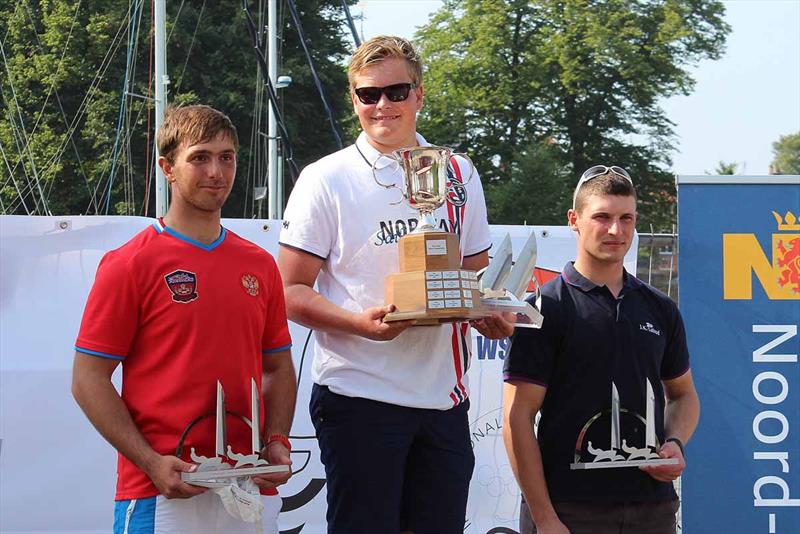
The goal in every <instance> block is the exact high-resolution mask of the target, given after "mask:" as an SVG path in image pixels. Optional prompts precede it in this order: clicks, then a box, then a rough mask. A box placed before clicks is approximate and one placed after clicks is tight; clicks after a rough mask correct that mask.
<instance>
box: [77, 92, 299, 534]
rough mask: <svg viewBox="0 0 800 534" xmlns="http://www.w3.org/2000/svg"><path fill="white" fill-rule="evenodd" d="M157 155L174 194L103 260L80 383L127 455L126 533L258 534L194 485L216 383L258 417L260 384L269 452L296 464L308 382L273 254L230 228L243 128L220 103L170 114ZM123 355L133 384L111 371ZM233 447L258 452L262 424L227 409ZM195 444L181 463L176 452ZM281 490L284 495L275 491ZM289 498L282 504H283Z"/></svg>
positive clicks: (239, 408)
mask: <svg viewBox="0 0 800 534" xmlns="http://www.w3.org/2000/svg"><path fill="white" fill-rule="evenodd" d="M157 142H158V147H159V153H160V155H161V157H160V158H159V161H158V164H159V166H160V167H161V168H162V169H163V171H164V174H165V175H166V177H167V180H168V181H169V183H170V187H171V193H172V195H171V196H172V203H171V206H170V208H169V211H168V213H167V214H166V215H165V216H164V218H163V219H162V220H159V221H157V222H155V223H154V224H153V225H152V226H151V227H149V228H147V229H145V230H144V231H142V232H140V233H139V234H138V235H136V236H135V237H134V238H133V239H131V240H130V241H129V242H128V243H126V244H125V245H123V246H122V247H120V248H119V249H116V250H113V251H111V252H109V253H108V254H106V255H105V256H104V257H103V260H102V261H101V262H100V265H99V267H98V270H97V275H96V279H95V283H94V286H93V287H92V290H91V293H90V295H89V298H88V300H87V303H86V309H85V310H84V315H83V321H82V323H81V329H80V332H79V334H78V339H77V341H76V344H75V350H76V353H75V363H74V370H73V385H72V391H73V395H74V396H75V399H76V400H77V402H78V404H79V405H80V406H81V408H82V409H83V411H84V412H85V413H86V415H87V417H88V418H89V420H90V421H91V422H92V424H93V425H94V426H95V427H96V428H97V430H98V431H99V432H100V433H101V434H102V435H103V437H104V438H106V439H107V440H108V441H109V443H111V445H113V446H114V447H115V448H116V449H117V451H118V452H119V462H118V469H117V471H118V480H117V492H116V501H117V503H116V511H115V525H114V531H115V532H127V531H129V530H131V529H136V528H139V529H142V530H135V531H136V532H154V531H158V532H199V531H202V532H208V531H215V532H237V531H244V530H247V531H248V532H252V528H253V525H252V523H246V522H244V521H241V520H239V519H237V518H234V517H233V516H231V515H230V514H228V513H227V512H226V511H225V510H224V508H223V505H222V502H221V500H220V498H218V497H217V495H215V494H214V493H213V492H207V489H206V488H204V487H198V486H193V485H189V484H187V483H185V482H183V481H182V480H181V473H183V472H190V471H193V470H194V469H195V468H196V466H195V464H193V463H190V461H189V458H188V457H187V455H188V452H189V451H192V450H193V449H194V452H195V454H197V455H199V456H206V457H212V456H214V455H215V447H214V446H215V440H214V429H215V424H214V417H213V416H212V417H205V418H204V419H201V420H200V421H199V422H197V424H194V425H193V426H191V430H190V431H189V432H188V433H186V435H185V436H183V434H184V431H185V430H187V428H189V427H190V425H192V423H193V422H194V421H195V420H196V419H197V418H202V417H203V416H207V415H213V414H215V410H216V387H217V386H216V384H217V381H219V382H220V383H221V384H222V387H223V389H224V391H225V401H226V408H227V410H228V411H229V412H234V413H238V414H242V415H249V414H250V399H251V379H253V378H254V379H255V380H256V383H257V384H258V386H259V388H260V391H261V396H262V398H263V399H264V402H263V403H262V405H261V406H260V414H259V420H260V421H263V422H264V423H263V428H260V429H259V432H260V435H261V436H262V439H261V441H262V443H263V444H264V448H263V449H262V451H261V455H262V456H263V457H264V458H266V459H267V460H268V461H269V462H270V463H272V464H285V465H288V464H290V463H291V462H290V460H289V452H290V445H289V441H288V439H287V438H286V436H287V435H288V433H289V428H290V426H291V421H292V418H293V414H294V405H295V397H296V379H295V372H294V367H293V365H292V359H291V351H290V347H291V339H290V337H289V330H288V325H287V320H286V311H285V305H284V299H283V287H282V282H281V278H280V274H279V273H278V270H277V267H276V265H275V261H274V259H273V258H272V256H271V255H270V254H269V253H267V252H266V251H265V250H263V249H261V248H260V247H258V246H256V245H254V244H253V243H250V242H249V241H246V240H245V239H242V238H241V237H239V236H237V235H236V234H234V233H233V232H230V231H228V230H226V229H225V228H223V227H222V226H221V225H220V217H221V210H222V205H223V204H224V203H225V200H226V199H227V198H228V195H229V194H230V191H231V188H232V186H233V181H234V177H235V174H236V150H237V148H238V138H237V134H236V129H235V127H234V126H233V124H231V122H230V120H229V119H228V117H226V116H225V115H224V114H222V113H220V112H219V111H216V110H214V109H212V108H210V107H208V106H187V107H181V108H176V109H172V110H170V111H169V112H168V113H167V116H166V117H165V120H164V123H163V125H162V126H161V128H160V129H159V132H158V135H157ZM120 363H122V392H121V394H119V393H118V392H117V391H116V389H115V388H114V386H113V384H112V382H111V376H112V374H113V372H114V370H115V369H116V368H117V366H118V365H119V364H120ZM227 419H228V420H227V427H228V431H227V434H228V443H229V445H230V448H231V450H232V451H234V452H236V453H247V452H249V451H250V450H251V447H252V445H251V430H250V427H249V426H248V425H247V424H246V423H244V422H243V421H241V420H240V419H237V418H234V417H230V416H229V417H228V418H227ZM182 439H183V444H182V445H183V446H182V448H181V449H182V451H185V452H186V453H187V454H183V455H182V456H183V457H181V458H179V457H178V456H177V455H176V447H177V446H178V444H179V442H180V441H181V440H182ZM288 478H289V475H288V474H285V473H280V474H270V475H262V476H257V477H253V481H254V482H255V483H256V485H258V486H259V487H260V488H261V490H262V491H261V493H262V494H263V495H262V502H263V504H264V505H265V513H264V514H263V515H262V525H263V527H264V531H265V532H276V533H277V521H276V518H277V512H278V510H279V507H280V503H279V501H278V500H277V499H278V498H277V497H276V495H277V492H276V490H275V487H276V486H278V485H280V484H282V483H284V482H286V481H287V480H288ZM270 495H272V497H270ZM276 502H277V507H276V504H275V503H276Z"/></svg>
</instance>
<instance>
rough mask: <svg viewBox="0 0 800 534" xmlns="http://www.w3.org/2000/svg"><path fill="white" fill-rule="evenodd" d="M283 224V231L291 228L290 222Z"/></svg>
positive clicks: (286, 221)
mask: <svg viewBox="0 0 800 534" xmlns="http://www.w3.org/2000/svg"><path fill="white" fill-rule="evenodd" d="M282 224H283V229H284V230H287V229H288V228H289V221H288V220H285V221H283V223H282Z"/></svg>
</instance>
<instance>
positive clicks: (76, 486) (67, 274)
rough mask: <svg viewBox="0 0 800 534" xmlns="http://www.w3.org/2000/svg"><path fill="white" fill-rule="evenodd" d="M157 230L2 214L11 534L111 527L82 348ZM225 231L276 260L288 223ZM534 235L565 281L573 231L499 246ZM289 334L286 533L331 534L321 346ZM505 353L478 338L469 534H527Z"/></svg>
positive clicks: (543, 267) (6, 528) (137, 222)
mask: <svg viewBox="0 0 800 534" xmlns="http://www.w3.org/2000/svg"><path fill="white" fill-rule="evenodd" d="M151 223H152V219H147V218H141V217H22V216H0V440H1V441H0V531H2V532H9V533H10V532H28V533H30V532H75V533H89V532H109V531H110V529H111V524H112V522H113V504H112V500H113V496H114V484H115V476H116V475H115V465H116V454H115V452H114V450H113V449H112V448H111V446H110V445H108V444H107V443H106V442H105V441H104V440H103V439H102V438H101V437H100V436H99V434H97V432H96V431H95V430H94V428H93V427H92V426H91V424H90V423H89V422H88V421H87V420H86V418H85V417H84V415H83V413H82V412H81V411H80V409H79V408H78V406H77V405H76V404H75V402H74V400H73V399H72V395H71V393H70V381H71V366H72V358H73V346H74V341H75V336H76V334H77V330H78V326H79V324H80V319H81V314H82V312H83V305H84V301H85V299H86V295H87V294H88V292H89V288H90V287H91V284H92V281H93V280H94V274H95V270H96V268H97V264H98V263H99V261H100V258H101V257H102V255H103V254H104V253H105V252H106V251H108V250H111V249H113V248H116V247H118V246H120V245H122V244H123V243H124V242H125V241H127V240H128V239H129V238H130V237H132V236H133V235H134V234H136V233H137V232H138V231H139V230H141V229H142V228H144V227H146V226H147V225H148V224H151ZM223 224H224V225H225V226H226V227H227V228H230V229H231V230H233V231H234V232H236V233H237V234H239V235H241V236H243V237H245V238H247V239H250V240H251V241H253V242H255V243H258V244H259V245H260V246H262V247H264V248H265V249H267V250H268V251H270V252H271V253H273V254H275V255H276V254H277V246H278V245H277V240H278V234H279V230H280V221H269V220H246V219H229V220H225V221H223ZM532 231H535V232H536V237H537V243H538V247H539V258H538V261H537V268H538V269H540V271H539V274H541V275H542V276H543V277H545V278H547V277H548V276H552V275H553V273H558V272H560V271H561V268H562V267H563V266H564V264H565V263H566V262H567V261H569V260H570V259H572V258H573V256H574V252H575V244H574V236H573V234H572V232H571V231H570V230H569V229H568V228H567V227H540V226H535V227H523V226H493V227H492V239H493V242H494V244H495V245H499V243H500V241H501V240H502V238H503V237H504V236H505V234H506V233H507V232H508V233H510V235H511V238H512V241H513V243H514V250H515V253H517V252H519V251H520V250H521V249H522V244H523V243H524V241H525V239H527V237H528V235H529V234H530V232H532ZM636 245H637V243H636V242H634V244H633V246H632V247H631V252H629V254H628V257H627V259H626V268H627V269H628V270H629V271H630V272H636V271H635V265H636V264H635V262H636V254H635V251H636V248H637V247H636ZM548 271H550V273H549V274H548ZM545 320H547V319H546V318H545ZM291 333H292V339H293V348H292V355H293V358H294V363H295V366H296V368H297V370H298V375H299V377H298V378H299V385H300V388H299V392H298V408H297V412H296V416H295V421H294V427H293V429H292V436H291V438H292V446H293V448H294V451H293V452H292V455H293V461H294V469H295V471H296V474H295V475H294V476H293V477H292V479H291V480H290V481H289V483H288V484H286V485H285V486H282V488H281V495H282V496H283V499H284V504H283V511H282V512H281V516H280V527H281V531H282V532H283V533H285V534H299V533H301V532H302V533H303V534H323V533H324V532H325V530H326V527H325V475H324V470H323V467H322V464H321V462H320V460H319V450H318V448H317V443H316V439H315V438H314V431H313V427H312V425H311V421H310V418H309V416H308V401H309V394H310V390H311V379H310V364H311V357H312V354H313V343H314V340H313V336H312V338H311V340H310V342H309V344H308V347H307V348H306V350H305V352H304V350H303V348H304V344H305V341H306V339H307V335H308V331H307V330H306V329H305V328H303V327H300V326H298V325H295V324H294V323H292V324H291ZM507 347H508V340H500V341H493V340H486V339H484V338H483V337H481V336H473V356H472V366H471V368H470V371H469V376H470V389H471V408H470V425H471V428H472V441H473V446H474V450H475V457H476V461H475V472H474V474H473V477H472V482H471V485H470V496H469V504H468V506H467V517H466V523H465V528H464V531H465V533H469V534H502V533H505V534H510V533H516V532H517V517H518V514H519V503H520V499H519V489H518V488H517V485H516V483H515V481H514V476H513V474H512V472H511V468H510V466H509V463H508V459H507V457H506V453H505V449H504V448H503V442H502V436H501V425H502V410H501V390H502V367H503V360H504V359H505V355H506V349H507ZM115 379H116V380H119V377H118V376H116V375H115Z"/></svg>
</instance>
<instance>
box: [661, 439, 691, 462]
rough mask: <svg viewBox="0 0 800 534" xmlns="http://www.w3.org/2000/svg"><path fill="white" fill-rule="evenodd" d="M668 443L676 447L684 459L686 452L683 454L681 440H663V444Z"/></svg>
mask: <svg viewBox="0 0 800 534" xmlns="http://www.w3.org/2000/svg"><path fill="white" fill-rule="evenodd" d="M670 441H671V442H673V443H674V444H675V445H677V446H678V448H679V449H680V450H681V456H683V457H684V458H685V457H686V452H684V449H683V442H682V441H681V440H679V439H678V438H667V439H665V440H664V443H668V442H670Z"/></svg>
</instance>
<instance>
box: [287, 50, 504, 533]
mask: <svg viewBox="0 0 800 534" xmlns="http://www.w3.org/2000/svg"><path fill="white" fill-rule="evenodd" d="M349 80H350V90H351V91H350V92H351V97H352V101H353V107H354V110H355V112H356V114H357V115H358V118H359V121H360V123H361V127H362V129H363V131H362V132H361V134H360V135H359V137H358V139H357V141H356V143H355V144H354V145H351V146H349V147H347V148H345V149H343V150H340V151H339V152H336V153H334V154H331V155H329V156H327V157H325V158H322V159H321V160H319V161H317V162H315V163H313V164H311V165H309V166H308V167H307V168H306V169H305V170H304V171H303V173H302V174H301V176H300V178H299V180H298V181H297V184H296V185H295V187H294V190H293V191H292V194H291V197H290V198H289V202H288V205H287V208H286V214H285V221H284V226H283V231H282V232H281V236H280V244H281V245H282V246H281V249H280V252H279V256H278V264H279V268H280V270H281V274H282V276H283V280H284V286H285V290H286V305H287V312H288V315H289V318H290V319H291V320H293V321H295V322H298V323H301V324H303V325H305V326H308V327H309V328H312V329H314V331H315V335H316V351H315V355H314V364H313V369H312V378H313V380H314V390H313V392H312V398H311V406H310V411H311V419H312V422H313V423H314V426H315V428H316V431H317V437H318V438H319V446H320V451H321V454H322V462H323V463H324V465H325V471H326V476H327V482H328V513H327V519H328V532H330V533H337V534H338V533H346V534H357V533H362V532H363V533H369V534H374V533H378V532H380V533H381V534H393V533H398V532H401V531H411V532H414V533H416V534H425V533H435V534H448V533H457V532H458V533H460V532H463V529H464V520H465V512H466V502H467V491H468V487H469V481H470V478H471V475H472V468H473V464H474V456H473V453H472V449H471V445H470V440H469V428H468V420H467V410H468V407H469V401H468V395H469V390H468V384H467V377H466V372H467V369H468V368H469V363H470V346H471V343H470V339H469V325H468V324H466V323H455V324H446V325H441V326H428V327H416V328H410V327H412V326H413V322H412V321H403V322H393V323H386V322H383V317H384V316H385V315H386V314H387V313H389V312H391V311H392V310H393V306H392V305H391V304H389V305H384V302H383V299H384V278H385V277H386V275H388V274H390V273H393V272H396V271H397V270H398V268H397V266H398V250H397V242H398V240H399V238H400V237H402V236H403V235H405V234H406V233H407V232H410V231H411V230H413V229H414V228H415V227H416V225H417V224H418V222H419V221H418V212H416V211H415V210H412V209H411V208H410V207H408V206H407V205H406V203H405V202H403V203H397V201H398V200H399V199H400V194H399V193H398V191H397V190H395V189H392V190H386V189H383V188H381V187H379V186H378V185H377V184H376V183H375V181H374V179H373V174H372V166H373V164H374V163H375V162H376V161H377V160H378V158H379V156H380V155H381V154H387V153H390V152H392V151H393V150H396V149H399V148H403V147H408V146H415V145H427V144H428V143H427V142H426V141H425V139H424V138H423V137H422V136H421V135H419V134H417V133H416V115H417V112H418V111H419V110H420V108H421V107H422V98H423V89H422V61H421V59H420V57H419V54H418V52H417V51H416V49H415V48H414V46H413V45H412V44H411V43H410V42H408V41H406V40H405V39H401V38H398V37H386V36H381V37H376V38H374V39H371V40H369V41H367V42H366V43H364V44H363V45H361V47H359V49H358V50H357V51H356V53H355V55H354V56H353V58H352V61H351V63H350V68H349ZM376 167H377V169H378V171H377V172H378V175H379V178H380V179H381V180H382V181H383V182H384V183H395V184H398V183H401V181H402V179H403V177H402V174H401V171H400V170H399V169H398V168H397V166H395V165H391V160H390V159H388V158H382V159H381V160H380V161H378V163H377V165H376ZM468 175H469V167H468V164H467V163H466V161H464V160H460V161H459V165H458V166H456V168H454V169H453V172H452V173H451V176H450V181H451V186H450V187H451V188H452V189H453V191H452V192H453V196H454V197H457V198H458V202H457V203H456V204H460V205H456V204H452V203H447V204H446V205H445V206H443V207H441V208H439V210H437V213H436V217H437V219H438V220H439V222H440V227H441V229H442V230H445V231H448V232H452V233H455V234H457V235H458V236H459V241H460V248H461V253H462V255H463V261H462V266H463V267H464V268H465V269H473V270H479V269H481V268H482V267H484V266H486V265H487V263H488V249H489V247H490V246H491V240H490V237H489V226H488V223H487V220H486V206H485V204H484V196H483V190H482V187H481V183H480V179H479V178H477V176H475V177H473V178H472V180H470V181H469V182H468V183H467V184H463V185H462V184H461V183H459V182H462V176H463V181H466V176H468ZM462 201H463V202H462ZM315 283H316V284H317V290H315V289H314V284H315ZM473 326H474V327H475V328H477V329H478V330H479V331H480V332H481V333H482V334H483V335H484V336H487V337H490V338H502V337H506V336H508V335H510V334H511V333H512V332H513V325H512V324H510V323H508V322H506V321H504V320H503V319H502V318H500V317H497V316H495V317H490V318H487V319H483V320H481V321H477V322H474V323H473Z"/></svg>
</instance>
